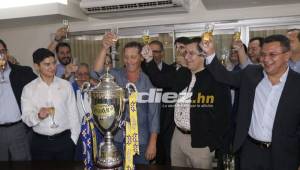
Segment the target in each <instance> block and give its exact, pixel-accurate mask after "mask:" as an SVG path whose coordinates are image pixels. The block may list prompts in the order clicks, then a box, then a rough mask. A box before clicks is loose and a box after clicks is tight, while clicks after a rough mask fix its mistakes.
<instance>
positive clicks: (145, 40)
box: [142, 30, 150, 45]
mask: <svg viewBox="0 0 300 170" xmlns="http://www.w3.org/2000/svg"><path fill="white" fill-rule="evenodd" d="M142 38H143V43H144V44H145V45H146V44H149V43H150V35H149V30H144V31H143V36H142Z"/></svg>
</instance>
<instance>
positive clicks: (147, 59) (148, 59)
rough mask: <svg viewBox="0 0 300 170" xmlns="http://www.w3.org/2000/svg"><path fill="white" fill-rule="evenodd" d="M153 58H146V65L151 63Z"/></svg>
mask: <svg viewBox="0 0 300 170" xmlns="http://www.w3.org/2000/svg"><path fill="white" fill-rule="evenodd" d="M152 59H153V57H148V58H145V61H146V63H149V62H150V61H152Z"/></svg>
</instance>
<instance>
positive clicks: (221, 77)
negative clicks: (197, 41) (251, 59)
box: [206, 56, 244, 88]
mask: <svg viewBox="0 0 300 170" xmlns="http://www.w3.org/2000/svg"><path fill="white" fill-rule="evenodd" d="M206 68H207V69H208V70H209V72H210V73H211V74H212V75H213V77H214V79H215V80H216V81H218V82H220V83H224V84H227V85H230V86H232V87H235V88H239V87H240V84H241V77H242V74H243V72H244V71H243V70H241V71H235V72H232V71H228V70H226V68H225V67H224V66H223V65H222V64H221V63H220V62H219V61H218V59H217V57H216V56H215V58H214V59H213V60H212V62H211V63H210V64H208V65H206Z"/></svg>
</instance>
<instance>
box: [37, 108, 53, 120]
mask: <svg viewBox="0 0 300 170" xmlns="http://www.w3.org/2000/svg"><path fill="white" fill-rule="evenodd" d="M49 113H50V112H49V108H46V107H42V108H41V109H40V111H39V112H38V117H39V119H41V120H43V119H45V118H46V117H48V116H49Z"/></svg>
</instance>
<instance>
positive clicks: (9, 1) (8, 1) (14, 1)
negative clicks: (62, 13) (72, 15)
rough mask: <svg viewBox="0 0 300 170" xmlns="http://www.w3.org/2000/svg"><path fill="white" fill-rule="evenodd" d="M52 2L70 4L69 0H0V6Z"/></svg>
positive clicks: (22, 5) (7, 6)
mask: <svg viewBox="0 0 300 170" xmlns="http://www.w3.org/2000/svg"><path fill="white" fill-rule="evenodd" d="M50 3H61V4H64V5H67V4H68V0H0V8H15V7H25V6H33V5H42V4H50Z"/></svg>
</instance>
